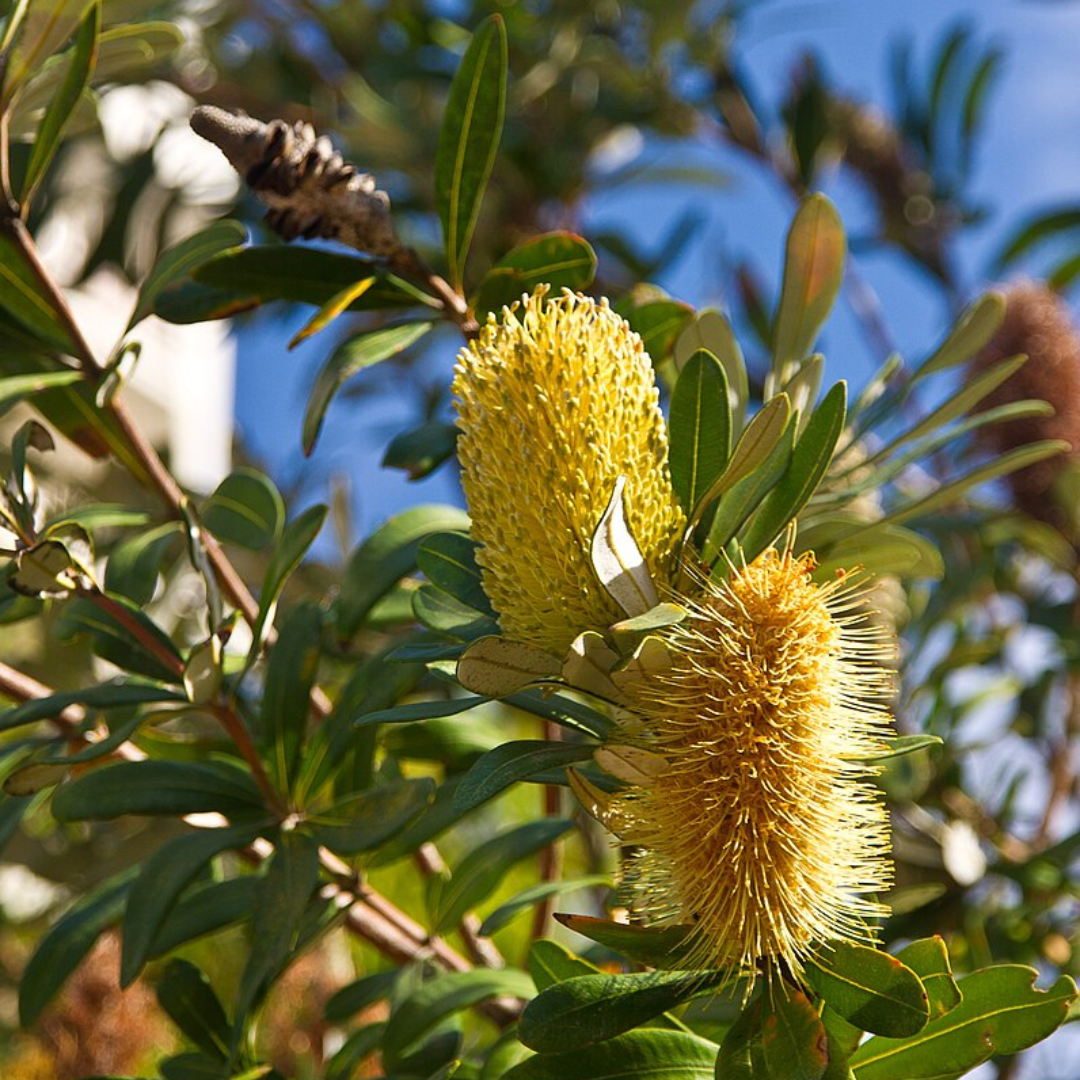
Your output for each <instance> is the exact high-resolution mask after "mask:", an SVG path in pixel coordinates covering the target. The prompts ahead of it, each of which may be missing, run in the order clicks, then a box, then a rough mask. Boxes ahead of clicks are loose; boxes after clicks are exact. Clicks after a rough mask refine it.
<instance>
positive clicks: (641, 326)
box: [626, 300, 694, 365]
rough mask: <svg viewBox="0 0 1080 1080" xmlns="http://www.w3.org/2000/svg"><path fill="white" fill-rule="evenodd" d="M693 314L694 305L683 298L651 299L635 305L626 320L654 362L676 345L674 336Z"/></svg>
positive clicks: (676, 335)
mask: <svg viewBox="0 0 1080 1080" xmlns="http://www.w3.org/2000/svg"><path fill="white" fill-rule="evenodd" d="M693 317H694V309H693V308H692V307H690V305H689V304H684V303H683V302H682V301H681V300H652V301H650V302H648V303H645V304H639V305H638V306H637V307H635V308H634V309H633V311H631V312H629V313H628V314H627V316H626V321H627V322H628V323H629V324H630V329H631V330H633V331H634V332H635V333H637V334H638V335H640V337H641V343H642V345H644V347H645V351H646V352H647V353H648V354H649V356H651V357H652V360H653V364H654V365H655V364H657V363H659V362H660V361H661V360H663V359H664V357H665V356H667V355H668V353H670V352H671V350H672V349H673V348H674V347H675V340H676V339H677V338H678V336H679V334H680V333H681V332H682V330H683V328H684V327H685V326H686V324H687V323H688V322H689V321H690V320H691V319H692V318H693Z"/></svg>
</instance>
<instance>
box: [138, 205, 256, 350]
mask: <svg viewBox="0 0 1080 1080" xmlns="http://www.w3.org/2000/svg"><path fill="white" fill-rule="evenodd" d="M246 238H247V230H246V229H245V228H244V226H243V225H241V224H240V222H238V221H215V222H214V223H213V224H212V225H208V226H207V227H206V228H205V229H200V230H199V232H197V233H195V234H194V235H193V236H189V237H187V238H186V239H184V240H182V241H180V243H179V244H175V245H174V246H173V247H171V248H168V249H166V250H165V251H164V252H162V254H161V255H160V256H159V258H158V260H157V262H156V263H154V266H153V268H152V269H151V270H150V273H149V274H147V275H146V279H145V280H144V281H143V283H142V285H140V286H139V295H138V297H137V298H136V300H135V310H134V311H133V312H132V313H131V318H130V319H129V320H128V329H129V330H130V329H131V328H132V327H133V326H135V325H136V323H140V322H142V320H143V319H145V318H146V316H147V315H149V314H150V313H151V312H152V311H153V310H154V304H155V302H156V301H157V298H158V296H159V295H160V294H161V291H162V290H163V289H165V288H167V287H168V286H169V285H170V284H171V283H172V282H176V281H181V280H182V279H184V278H186V277H187V275H188V274H189V273H191V271H192V270H193V269H195V267H197V266H201V265H202V264H203V263H205V262H208V261H209V260H210V259H212V258H213V257H214V256H215V255H220V254H222V253H223V252H226V251H238V250H240V248H239V245H240V244H243V242H244V240H245V239H246Z"/></svg>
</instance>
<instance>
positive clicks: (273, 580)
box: [245, 506, 326, 668]
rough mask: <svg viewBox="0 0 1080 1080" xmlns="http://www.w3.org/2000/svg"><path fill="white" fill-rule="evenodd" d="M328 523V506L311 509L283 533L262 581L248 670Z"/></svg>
mask: <svg viewBox="0 0 1080 1080" xmlns="http://www.w3.org/2000/svg"><path fill="white" fill-rule="evenodd" d="M325 520H326V507H325V506H310V507H308V509H307V510H305V511H304V512H303V513H302V514H301V515H300V516H299V517H297V518H295V519H294V520H293V521H290V522H289V524H288V525H287V526H286V527H285V529H284V531H283V532H282V534H281V540H280V541H279V542H278V544H277V545H276V546H275V547H274V553H273V555H272V556H271V557H270V564H269V565H268V566H267V568H266V574H265V576H264V577H263V585H262V591H261V592H260V593H259V614H258V616H257V618H256V619H255V625H254V626H253V627H252V628H251V639H252V640H251V651H250V652H249V653H248V658H247V662H246V664H245V667H247V668H249V667H251V665H252V664H253V663H254V662H255V660H256V659H257V658H258V655H259V652H260V650H261V649H262V646H263V642H264V641H265V638H266V633H267V631H268V630H269V628H270V627H271V626H273V623H274V615H275V613H276V612H277V603H278V600H279V599H280V598H281V592H282V590H283V589H284V588H285V583H286V582H287V581H288V580H289V578H290V577H291V576H292V574H293V572H294V571H295V570H296V568H297V567H298V566H299V565H300V563H301V562H302V561H303V558H304V556H305V555H306V554H307V550H308V548H309V547H311V545H312V544H313V543H314V542H315V537H316V536H318V535H319V532H320V530H321V529H322V527H323V522H324V521H325Z"/></svg>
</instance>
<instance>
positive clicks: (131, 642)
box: [55, 593, 184, 683]
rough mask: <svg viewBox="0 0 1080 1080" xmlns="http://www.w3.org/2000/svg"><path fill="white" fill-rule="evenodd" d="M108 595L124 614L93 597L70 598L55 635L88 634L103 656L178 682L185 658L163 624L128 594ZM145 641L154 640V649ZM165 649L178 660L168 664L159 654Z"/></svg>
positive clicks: (139, 671)
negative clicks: (99, 604)
mask: <svg viewBox="0 0 1080 1080" xmlns="http://www.w3.org/2000/svg"><path fill="white" fill-rule="evenodd" d="M108 595H109V599H110V600H112V601H113V602H114V603H115V604H116V605H117V606H118V607H119V608H122V609H123V610H124V615H123V616H122V617H118V616H117V615H116V614H114V613H113V612H112V611H109V610H106V609H104V608H102V607H99V606H98V605H97V604H95V603H94V602H93V601H92V600H83V599H78V600H71V601H69V602H68V603H66V604H65V605H64V607H63V613H62V615H61V616H60V618H59V620H57V623H56V626H55V632H56V636H57V637H58V638H60V639H61V640H62V641H66V640H68V639H70V638H73V637H78V636H80V635H82V634H89V635H90V638H91V640H92V641H93V645H94V652H95V653H96V654H97V655H98V656H100V657H101V658H102V659H104V660H108V661H109V662H110V663H113V664H116V666H117V667H121V668H124V669H125V670H127V671H131V672H134V673H135V674H137V675H145V676H147V677H148V678H151V679H156V680H158V681H159V682H171V683H176V682H179V681H180V677H181V673H182V671H183V668H184V661H183V658H182V657H181V655H180V651H179V650H178V649H177V647H176V646H175V645H174V644H173V643H172V641H171V640H170V639H169V638H168V637H167V636H166V635H165V632H164V631H163V630H162V629H161V627H159V626H158V625H157V623H155V622H154V621H153V620H151V619H150V617H149V616H148V615H146V614H145V612H144V611H143V610H142V608H141V607H139V606H137V605H136V604H133V603H132V602H131V601H130V600H128V599H127V597H125V596H118V595H115V594H112V593H110V594H108ZM131 624H136V625H137V626H138V627H139V635H140V638H136V637H135V636H134V634H133V633H132V630H131ZM140 639H141V640H140ZM144 641H153V642H154V649H153V651H151V649H150V648H149V646H148V645H145V644H143V642H144ZM162 653H164V654H166V655H171V656H173V657H174V658H175V663H173V664H166V663H165V662H164V661H163V660H162V659H161V658H160V656H161V654H162Z"/></svg>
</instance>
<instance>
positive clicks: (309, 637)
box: [260, 602, 322, 790]
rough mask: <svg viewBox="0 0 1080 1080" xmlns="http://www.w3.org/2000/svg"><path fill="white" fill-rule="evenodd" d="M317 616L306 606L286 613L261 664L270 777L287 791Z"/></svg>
mask: <svg viewBox="0 0 1080 1080" xmlns="http://www.w3.org/2000/svg"><path fill="white" fill-rule="evenodd" d="M321 636H322V611H321V610H320V609H319V607H318V606H317V605H316V604H314V603H311V602H305V603H301V604H298V605H297V606H296V607H294V608H291V609H290V610H289V611H288V613H287V615H286V616H285V618H284V619H283V620H282V622H281V626H280V628H279V633H278V639H277V641H275V642H274V644H273V646H272V648H271V649H270V654H269V656H268V657H267V660H266V682H265V684H264V689H263V696H262V702H261V706H260V717H261V720H262V725H261V731H262V742H263V746H264V748H265V753H266V757H267V761H268V762H269V763H270V766H271V768H270V774H271V776H272V777H274V778H275V779H276V781H277V783H278V784H279V785H280V786H281V788H282V790H285V789H288V788H289V787H290V785H291V783H292V780H293V778H294V777H295V774H296V768H297V765H298V764H299V761H300V748H301V746H302V745H303V741H304V733H305V732H306V731H307V724H308V709H309V701H310V697H311V687H312V686H313V685H314V683H315V677H316V675H317V673H318V669H319V655H320V650H319V645H320V638H321Z"/></svg>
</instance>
